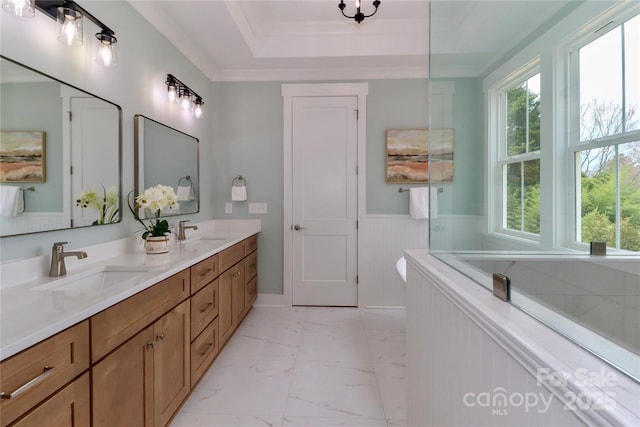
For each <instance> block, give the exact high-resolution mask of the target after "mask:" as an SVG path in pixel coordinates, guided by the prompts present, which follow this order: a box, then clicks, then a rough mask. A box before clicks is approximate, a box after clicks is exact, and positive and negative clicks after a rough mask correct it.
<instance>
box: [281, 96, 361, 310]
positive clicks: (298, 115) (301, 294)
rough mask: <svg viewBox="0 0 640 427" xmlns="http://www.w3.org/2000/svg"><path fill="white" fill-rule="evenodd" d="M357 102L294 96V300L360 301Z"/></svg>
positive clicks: (308, 302)
mask: <svg viewBox="0 0 640 427" xmlns="http://www.w3.org/2000/svg"><path fill="white" fill-rule="evenodd" d="M357 102H358V101H357V97H356V96H327V97H319V96H317V97H296V98H294V99H293V124H292V126H293V129H292V135H293V138H292V140H293V148H292V160H293V165H292V174H293V183H292V189H293V194H292V197H293V201H292V219H293V224H292V230H293V231H292V234H293V241H292V248H293V304H294V305H322V306H357V305H358V291H357V283H356V278H357V259H358V258H357V216H358V214H357V188H358V187H357V164H358V161H357V154H358V140H357V138H358V132H357V108H358V104H357Z"/></svg>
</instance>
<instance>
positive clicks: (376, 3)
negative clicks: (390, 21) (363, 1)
mask: <svg viewBox="0 0 640 427" xmlns="http://www.w3.org/2000/svg"><path fill="white" fill-rule="evenodd" d="M378 6H380V0H375V1H374V2H373V7H375V10H374V11H373V13H372V14H369V15H365V14H364V13H362V11H361V10H360V0H356V14H355V15H353V16H349V15H347V14H346V13H344V8H345V7H347V5H346V4H344V0H340V4H339V5H338V7H339V8H340V11H341V12H342V15H343V16H344V17H345V18H349V19H355V20H356V22H357V23H358V24H359V23H361V22H362V21H364V18H369V17H370V16H373V15H375V14H376V12H377V11H378Z"/></svg>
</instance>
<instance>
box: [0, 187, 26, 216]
mask: <svg viewBox="0 0 640 427" xmlns="http://www.w3.org/2000/svg"><path fill="white" fill-rule="evenodd" d="M22 212H24V192H23V190H22V188H21V187H15V186H6V185H2V186H0V215H2V216H18V214H21V213H22Z"/></svg>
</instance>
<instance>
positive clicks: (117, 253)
mask: <svg viewBox="0 0 640 427" xmlns="http://www.w3.org/2000/svg"><path fill="white" fill-rule="evenodd" d="M196 225H198V227H199V230H198V231H194V230H187V237H188V238H187V240H186V241H185V242H181V243H174V244H173V245H172V247H171V251H170V252H169V253H167V254H159V255H147V254H145V252H144V249H143V247H142V244H141V242H140V238H139V237H137V238H129V239H122V240H119V241H115V242H109V243H104V244H100V245H94V246H89V247H86V248H66V251H68V252H72V251H77V250H84V251H86V252H87V254H88V257H87V258H85V259H83V260H77V259H76V258H75V257H69V258H66V260H65V261H66V265H67V276H65V277H61V278H50V277H48V276H47V274H48V263H49V262H50V257H49V256H46V257H38V258H33V259H28V260H17V261H13V262H8V263H4V264H2V266H1V267H0V272H1V274H2V286H1V287H0V360H4V359H6V358H8V357H10V356H13V355H14V354H17V353H18V352H20V351H22V350H24V349H26V348H28V347H30V346H32V345H33V344H36V343H38V342H40V341H42V340H44V339H46V338H48V337H50V336H52V335H54V334H56V333H58V332H60V331H62V330H64V329H66V328H68V327H70V326H73V325H74V324H76V323H78V322H81V321H83V320H85V319H88V318H89V317H91V316H92V315H94V314H96V313H98V312H100V311H102V310H104V309H106V308H108V307H110V306H112V305H114V304H116V303H118V302H120V301H122V300H124V299H126V298H128V297H130V296H132V295H134V294H136V293H138V292H140V291H142V290H144V289H146V288H148V287H150V286H152V285H154V284H156V283H158V282H159V281H161V280H163V279H166V278H167V277H170V276H172V275H174V274H176V273H178V272H180V271H182V270H184V269H186V268H189V267H190V266H192V265H194V264H196V263H198V262H200V261H202V260H204V259H206V258H208V257H210V256H211V255H214V254H216V253H218V252H220V251H222V250H224V249H226V248H228V247H230V246H232V245H234V244H236V243H238V242H240V241H241V240H244V239H246V238H247V237H249V236H252V235H254V234H256V233H258V232H260V228H261V224H260V221H259V220H214V221H208V222H206V223H198V224H196ZM201 236H202V237H208V238H211V237H216V238H217V239H216V240H209V239H200V237H201ZM105 266H118V267H119V268H127V267H128V266H130V267H131V268H133V269H138V268H141V270H142V269H144V270H145V271H141V272H139V273H136V276H135V277H134V278H132V279H131V280H126V281H125V282H122V283H121V284H117V285H111V286H109V287H108V289H105V290H100V291H83V289H82V287H81V285H82V283H81V282H78V284H79V285H80V286H77V287H75V289H72V290H65V291H61V290H55V289H54V290H33V289H32V288H34V287H38V286H42V285H44V287H45V288H46V287H47V285H48V284H51V285H52V286H55V283H54V282H55V281H56V280H66V279H68V278H71V277H73V276H74V275H76V274H82V273H83V272H86V271H88V270H93V269H98V268H101V267H105ZM147 270H148V271H147Z"/></svg>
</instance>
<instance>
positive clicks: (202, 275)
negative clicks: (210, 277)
mask: <svg viewBox="0 0 640 427" xmlns="http://www.w3.org/2000/svg"><path fill="white" fill-rule="evenodd" d="M212 272H213V268H207V269H206V270H205V272H204V273H200V277H204V276H206V275H207V274H209V273H212Z"/></svg>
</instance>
